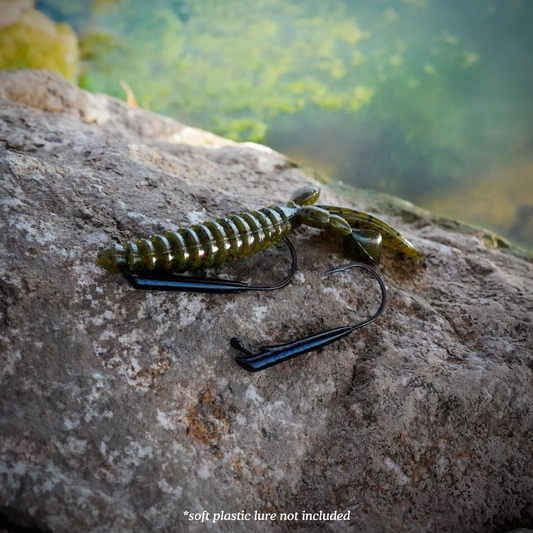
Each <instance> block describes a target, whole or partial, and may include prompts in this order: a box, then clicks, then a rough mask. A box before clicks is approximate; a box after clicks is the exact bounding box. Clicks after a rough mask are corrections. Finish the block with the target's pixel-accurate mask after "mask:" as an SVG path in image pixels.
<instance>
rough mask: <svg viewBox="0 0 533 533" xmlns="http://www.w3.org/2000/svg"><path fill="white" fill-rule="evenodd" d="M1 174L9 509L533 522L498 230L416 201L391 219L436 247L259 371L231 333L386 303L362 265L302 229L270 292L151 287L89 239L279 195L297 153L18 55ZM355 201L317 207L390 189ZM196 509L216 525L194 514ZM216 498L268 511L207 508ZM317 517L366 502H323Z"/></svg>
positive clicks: (195, 526)
mask: <svg viewBox="0 0 533 533" xmlns="http://www.w3.org/2000/svg"><path fill="white" fill-rule="evenodd" d="M27 87H31V90H28V89H27ZM187 132H188V133H187ZM0 183H1V185H0V191H1V192H0V195H1V196H0V203H1V208H0V209H1V213H2V215H1V218H0V227H1V234H0V250H1V253H0V291H1V295H2V296H1V300H0V312H1V315H0V342H1V345H0V513H1V517H2V522H0V527H4V528H6V530H8V531H9V528H10V527H11V528H15V527H26V528H33V530H35V531H43V532H44V531H53V532H72V531H87V532H107V531H112V532H126V531H135V532H145V531H146V532H148V531H231V532H238V531H258V532H268V531H315V530H316V531H318V530H326V531H339V532H340V531H343V532H344V531H353V532H356V531H357V532H359V531H365V532H398V531H411V532H420V533H422V532H432V533H433V532H445V531H453V532H455V533H459V532H506V531H509V530H511V529H516V528H520V527H530V526H531V524H532V520H533V507H532V504H533V502H532V494H533V413H532V409H531V403H532V399H533V323H532V318H533V266H532V264H531V262H530V261H528V260H527V259H526V258H524V257H519V256H518V255H517V254H516V253H515V251H514V250H513V249H512V248H509V249H506V248H496V249H494V248H493V247H494V246H498V245H501V244H504V243H502V241H499V240H498V239H495V238H493V237H491V236H490V234H489V233H487V232H483V231H482V230H474V229H471V228H470V229H469V231H468V232H466V233H461V232H452V231H449V230H447V229H446V224H442V223H440V224H437V223H436V219H435V218H432V217H431V216H429V215H428V216H426V215H424V213H423V212H421V211H419V210H417V209H416V208H414V207H413V206H411V205H410V204H408V203H405V202H404V203H401V205H402V206H403V208H402V209H401V210H400V211H391V214H389V215H387V213H381V214H380V216H382V217H383V218H385V219H386V220H387V221H389V222H391V223H392V224H393V225H394V226H395V227H397V228H398V229H399V230H400V231H401V232H402V233H403V234H404V235H405V236H406V237H407V238H409V239H411V240H412V241H413V243H414V244H415V245H416V246H417V247H418V248H419V249H420V250H421V251H422V252H423V253H424V255H425V257H426V259H425V260H424V261H423V262H421V263H419V264H416V263H415V262H413V261H411V260H410V259H408V258H405V257H402V256H401V255H399V254H394V253H390V252H387V253H386V254H385V258H384V260H383V261H382V264H381V266H380V271H381V273H382V275H383V277H384V279H385V281H386V283H387V286H388V295H389V304H388V307H387V310H386V312H385V314H384V315H383V316H382V317H381V318H380V320H379V321H378V322H376V323H374V324H372V325H371V326H369V327H367V328H365V329H363V330H360V331H358V332H354V333H353V334H352V335H351V336H349V337H347V338H345V339H344V340H342V341H340V342H338V343H336V344H333V345H330V346H328V347H326V348H325V349H323V350H321V351H320V352H318V353H314V354H313V353H311V354H308V355H305V356H302V357H299V358H297V359H294V360H292V361H290V362H288V363H285V364H283V365H280V366H277V367H274V368H271V369H268V370H266V371H264V372H261V373H258V374H248V373H246V372H244V371H243V370H241V369H240V368H238V367H236V365H235V364H234V363H233V360H232V358H233V356H234V355H235V352H234V350H233V349H232V348H230V346H229V340H230V338H231V337H233V336H235V335H238V336H240V337H242V338H244V339H247V340H248V341H249V342H250V344H251V345H253V346H259V345H264V344H276V343H281V342H286V341H289V340H292V339H295V338H300V337H302V336H304V335H308V334H311V333H315V332H318V331H321V330H323V329H327V328H330V327H336V326H339V325H344V324H346V323H348V322H350V321H354V320H356V319H357V317H359V318H362V317H365V316H368V314H370V313H371V312H373V310H374V309H375V307H376V305H377V304H378V294H377V292H378V291H377V289H376V287H375V285H374V284H373V283H372V282H371V281H370V280H369V279H368V278H366V277H365V276H364V275H363V274H361V273H358V272H354V271H350V272H349V273H344V274H338V275H336V276H331V277H323V276H322V275H321V273H322V272H324V271H325V270H327V269H329V268H331V267H332V266H335V265H337V264H339V263H342V262H344V261H345V260H344V259H342V257H341V256H340V255H339V250H338V249H337V248H336V246H335V245H334V244H333V243H331V242H329V241H328V240H327V239H325V238H323V237H322V236H321V235H320V233H319V232H318V231H317V230H312V229H310V228H302V229H301V230H299V231H298V232H297V234H296V235H295V236H294V238H293V242H294V245H295V247H296V250H297V253H298V257H299V272H298V274H297V276H296V278H295V280H294V281H293V282H292V283H291V284H290V285H289V286H288V287H286V288H285V289H283V290H280V291H276V292H274V293H265V294H259V293H258V294H244V295H231V296H217V295H199V294H171V293H143V292H136V291H134V290H133V289H131V288H129V287H128V286H127V285H126V284H125V282H124V281H123V280H122V279H121V278H119V277H112V276H109V275H107V274H106V273H104V272H102V271H100V270H99V269H98V268H97V267H96V265H95V264H94V258H95V255H96V252H97V251H98V250H99V249H100V248H102V247H105V246H107V245H108V244H109V243H111V242H120V241H123V240H126V239H137V238H140V237H143V236H148V235H151V234H154V233H162V232H164V231H166V230H168V229H174V228H176V227H180V226H189V225H191V224H192V223H195V222H199V221H203V220H205V219H211V218H216V217H218V216H222V215H226V214H230V213H237V212H240V211H243V210H246V209H251V208H258V207H261V206H263V205H271V204H276V203H286V201H287V200H288V199H289V197H290V196H291V194H292V193H293V192H294V191H295V190H296V189H298V188H299V187H301V186H303V185H305V184H307V183H309V178H308V177H307V176H306V175H304V174H303V173H302V172H301V171H300V170H299V169H297V168H294V165H292V164H290V163H289V162H287V161H286V160H285V158H284V157H283V156H281V155H280V154H277V153H275V152H272V151H271V150H268V149H266V148H264V147H258V146H254V145H248V146H243V145H235V143H232V142H230V141H226V140H224V139H220V138H217V137H216V136H214V135H211V134H208V133H205V132H201V131H200V130H195V129H193V128H187V127H185V126H183V125H180V124H177V123H175V122H173V121H171V120H170V119H166V118H164V117H158V116H157V115H154V114H151V113H147V112H145V111H143V110H139V109H133V108H130V107H128V106H126V105H125V104H123V103H121V102H119V101H117V100H114V99H112V98H108V97H105V96H102V95H91V94H88V93H85V92H83V91H81V90H79V89H77V88H76V87H74V86H71V85H69V84H68V83H67V82H65V81H63V80H62V79H61V78H59V77H58V76H55V75H52V74H50V73H47V72H38V71H37V72H36V71H34V72H17V73H5V72H4V73H1V74H0ZM350 194H352V195H356V196H357V194H359V198H360V199H361V198H362V199H363V201H361V202H359V203H358V204H357V205H354V203H353V202H352V201H351V200H350V199H349V198H347V197H343V196H342V195H340V194H339V193H338V192H335V191H333V190H331V189H328V188H324V190H323V194H322V196H321V203H328V204H333V205H344V206H353V207H356V208H358V209H362V210H365V209H369V207H373V208H374V209H375V208H376V205H378V204H379V203H380V202H379V201H378V202H376V201H375V197H374V200H372V201H368V202H365V201H364V196H365V195H364V194H363V193H357V192H354V191H351V193H350ZM378 198H379V197H378ZM383 198H384V197H383ZM398 214H402V216H401V217H400V216H393V215H398ZM286 255H287V254H286V251H285V250H283V249H282V247H280V249H279V251H278V250H277V249H275V250H273V251H269V252H268V253H265V254H263V256H255V257H254V258H251V259H250V260H246V261H243V262H240V263H234V264H232V265H227V266H222V267H221V268H220V269H219V275H227V276H229V277H235V278H240V279H254V280H263V279H266V278H268V277H271V278H272V279H273V278H274V277H277V278H278V279H279V277H281V276H283V272H284V271H286V269H287V266H288V260H287V258H286ZM273 265H277V266H275V268H273ZM207 275H213V271H210V272H208V273H207ZM215 275H216V271H215ZM202 511H207V512H208V513H210V521H206V522H201V521H197V520H195V519H194V518H195V517H194V515H193V516H192V517H193V520H191V519H190V518H191V515H188V514H186V513H187V512H188V513H201V512H202ZM221 511H225V512H230V513H238V512H240V511H244V512H246V513H251V515H252V516H251V520H249V521H245V520H240V521H231V520H227V521H220V522H218V523H216V524H214V523H213V522H212V519H213V514H214V513H216V512H221ZM255 511H258V512H259V513H276V515H277V516H276V519H275V520H270V518H271V517H269V519H268V520H265V521H257V520H254V519H253V518H254V512H255ZM303 511H306V512H313V513H317V512H319V511H323V512H326V513H330V512H333V511H338V512H342V513H347V512H348V511H349V512H350V519H349V520H348V521H330V522H325V521H320V520H307V521H305V520H303V519H302V512H303ZM293 512H294V513H295V512H298V513H299V516H298V519H297V520H296V519H294V520H292V521H289V520H287V519H285V520H284V519H283V518H282V517H281V516H280V513H293ZM6 524H7V526H6Z"/></svg>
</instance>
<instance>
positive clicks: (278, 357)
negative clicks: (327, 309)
mask: <svg viewBox="0 0 533 533" xmlns="http://www.w3.org/2000/svg"><path fill="white" fill-rule="evenodd" d="M351 268H363V269H364V270H367V271H368V272H370V274H372V276H373V277H374V279H375V280H376V281H377V282H378V283H379V287H380V289H381V304H380V306H379V309H378V310H377V311H376V312H375V313H374V314H373V315H372V316H371V317H370V318H367V319H366V320H363V321H361V322H358V323H356V324H353V325H351V326H343V327H340V328H335V329H330V330H327V331H324V332H322V333H318V334H316V335H311V336H309V337H304V338H303V339H300V340H297V341H293V342H290V343H288V344H278V345H275V346H261V347H260V348H259V353H256V354H254V353H252V352H251V351H250V350H247V349H246V348H245V347H244V345H243V343H242V341H241V340H240V339H237V338H233V339H231V341H230V344H231V346H232V347H233V348H235V349H236V350H238V351H239V352H241V354H242V355H238V356H237V357H236V358H235V361H236V362H237V364H239V365H240V366H241V367H242V368H244V369H245V370H248V371H249V372H258V371H259V370H264V369H265V368H268V367H270V366H274V365H278V364H280V363H283V362H284V361H288V360H289V359H292V358H293V357H297V356H298V355H302V354H304V353H308V352H311V351H313V350H317V349H318V348H322V347H323V346H326V345H328V344H331V343H332V342H335V341H337V340H339V339H341V338H342V337H345V336H346V335H349V334H350V333H352V331H355V330H356V329H360V328H362V327H364V326H367V325H368V324H370V323H372V322H374V320H376V319H377V318H378V317H379V316H380V315H381V313H383V310H384V309H385V305H386V303H387V289H386V287H385V283H384V282H383V279H382V278H381V276H380V275H379V274H378V272H377V271H376V270H374V269H373V268H372V267H370V266H368V265H365V264H364V263H351V264H349V265H346V266H341V267H337V268H334V269H333V270H328V271H327V272H325V275H328V274H334V273H337V272H342V271H344V270H349V269H351Z"/></svg>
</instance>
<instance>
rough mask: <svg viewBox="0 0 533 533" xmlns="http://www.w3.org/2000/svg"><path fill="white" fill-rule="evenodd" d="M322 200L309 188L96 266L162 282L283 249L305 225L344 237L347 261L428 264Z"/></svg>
mask: <svg viewBox="0 0 533 533" xmlns="http://www.w3.org/2000/svg"><path fill="white" fill-rule="evenodd" d="M319 195H320V188H319V187H316V186H307V187H304V188H302V189H299V190H298V191H296V193H294V194H293V196H292V198H291V200H290V201H289V202H288V204H287V205H273V206H270V207H265V208H263V209H259V210H258V211H247V212H245V213H240V214H238V215H229V216H227V217H222V218H217V219H216V220H210V221H207V222H204V223H203V224H195V225H193V226H191V227H190V228H181V229H178V230H176V231H167V232H166V233H165V234H164V235H154V236H152V237H149V238H147V239H140V240H138V241H137V242H132V241H127V242H125V243H124V244H123V245H120V244H114V245H112V246H111V247H110V248H106V249H105V250H102V251H100V252H99V254H98V256H97V258H96V263H97V264H98V265H99V266H100V267H102V268H103V269H104V270H105V271H107V272H109V273H110V274H121V273H123V272H124V271H125V270H126V271H129V272H131V273H134V274H148V275H153V276H157V275H159V277H161V276H162V275H165V274H173V273H179V272H186V271H190V270H196V269H198V268H207V267H210V266H213V265H216V264H218V263H222V262H224V261H235V260H237V259H244V258H245V257H247V256H249V255H253V254H256V253H258V252H261V251H263V250H266V249H267V248H268V247H269V246H271V245H273V244H277V243H279V241H280V240H281V239H283V238H286V237H287V236H288V235H289V234H290V233H291V232H292V231H293V230H294V229H296V228H298V227H299V226H301V225H306V226H311V227H313V228H319V229H326V230H329V231H330V232H331V233H332V234H333V235H335V236H336V237H341V238H342V239H343V245H344V250H345V254H346V256H347V257H349V258H351V259H355V260H359V261H362V262H365V263H377V262H378V261H379V258H380V255H381V249H382V246H387V247H389V248H392V249H394V250H398V251H400V252H403V253H405V254H406V255H410V256H412V257H416V258H422V254H421V253H420V252H419V251H418V250H417V249H416V248H415V247H414V246H413V245H412V244H411V243H410V242H409V241H408V240H407V239H405V238H404V237H403V236H402V235H401V234H400V233H399V232H398V231H396V230H395V229H394V228H392V227H391V226H389V225H388V224H386V223H385V222H383V221H382V220H380V219H379V218H376V217H374V216H372V215H369V214H367V213H362V212H360V211H355V210H353V209H348V208H344V207H335V206H329V205H313V204H314V203H315V202H316V201H317V200H318V197H319Z"/></svg>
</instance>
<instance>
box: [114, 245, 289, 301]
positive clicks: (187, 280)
mask: <svg viewBox="0 0 533 533" xmlns="http://www.w3.org/2000/svg"><path fill="white" fill-rule="evenodd" d="M282 240H283V241H284V242H285V244H286V245H287V247H288V248H289V251H290V253H291V258H292V266H291V271H290V272H289V274H288V276H287V277H286V278H285V279H284V280H283V281H280V282H279V283H277V284H276V285H271V286H254V285H248V284H246V283H243V282H241V281H230V280H226V279H219V278H200V277H194V276H173V275H172V276H160V275H155V276H154V275H149V274H143V275H140V274H134V273H133V272H132V271H131V270H129V269H127V268H122V275H123V276H124V278H125V279H126V281H127V282H128V283H129V284H130V285H131V286H132V287H133V288H134V289H143V290H158V291H174V292H201V293H204V294H205V293H216V294H221V293H222V294H232V293H236V292H247V291H275V290H278V289H282V288H283V287H285V286H286V285H288V284H289V283H290V282H291V280H292V278H293V277H294V274H295V272H296V268H297V267H298V262H297V259H296V251H295V250H294V246H293V245H292V243H291V241H289V239H286V238H284V239H282Z"/></svg>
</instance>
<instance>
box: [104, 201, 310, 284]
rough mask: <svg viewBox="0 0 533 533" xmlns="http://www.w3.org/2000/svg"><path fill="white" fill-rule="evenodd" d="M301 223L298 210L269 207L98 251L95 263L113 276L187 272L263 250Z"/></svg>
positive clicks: (242, 257)
mask: <svg viewBox="0 0 533 533" xmlns="http://www.w3.org/2000/svg"><path fill="white" fill-rule="evenodd" d="M298 225H300V221H299V217H298V208H295V207H287V206H271V207H265V208H263V209H259V210H258V211H247V212H245V213H239V214H238V215H229V216H227V217H221V218H217V219H216V220H209V221H207V222H204V223H203V224H194V225H193V226H191V227H189V228H180V229H178V230H176V231H167V232H166V233H165V234H163V235H154V236H152V237H150V238H148V239H140V240H138V241H136V242H132V241H127V242H125V243H124V244H123V245H117V244H115V245H113V246H112V247H111V248H108V249H106V250H103V251H101V252H100V253H99V254H98V257H97V260H96V262H97V264H98V265H100V266H101V267H102V268H104V269H105V270H107V271H108V272H109V273H111V274H120V272H121V269H122V268H127V269H128V270H130V271H131V272H135V273H152V272H153V273H158V272H167V273H175V272H186V271H190V270H196V269H198V268H207V267H210V266H212V265H215V264H219V263H223V262H225V261H235V260H236V259H244V258H245V257H247V256H249V255H253V254H256V253H258V252H261V251H263V250H266V249H267V248H268V247H270V246H271V245H273V244H277V243H278V242H279V241H280V240H281V239H282V238H284V237H286V236H287V235H288V234H289V233H290V232H291V231H292V230H293V229H294V228H295V227H297V226H298Z"/></svg>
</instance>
